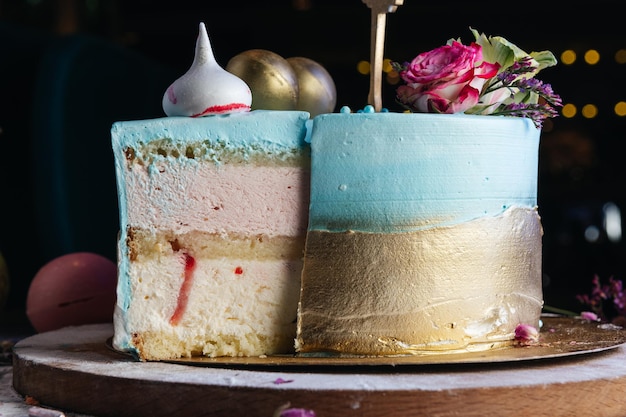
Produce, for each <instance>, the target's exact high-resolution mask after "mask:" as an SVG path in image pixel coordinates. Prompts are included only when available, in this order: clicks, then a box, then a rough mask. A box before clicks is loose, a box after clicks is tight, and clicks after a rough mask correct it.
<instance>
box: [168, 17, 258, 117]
mask: <svg viewBox="0 0 626 417" xmlns="http://www.w3.org/2000/svg"><path fill="white" fill-rule="evenodd" d="M251 104H252V93H251V92H250V87H248V85H247V84H246V83H245V82H244V81H243V80H242V79H241V78H239V77H237V76H236V75H234V74H231V73H230V72H228V71H226V70H224V69H223V68H222V67H221V66H220V65H219V64H218V63H217V61H216V60H215V56H214V55H213V50H212V48H211V42H210V41H209V35H208V34H207V31H206V27H205V25H204V23H202V22H201V23H200V32H199V34H198V40H197V41H196V52H195V57H194V60H193V63H192V64H191V67H190V68H189V70H188V71H187V72H186V73H185V74H184V75H183V76H182V77H180V78H178V79H177V80H176V81H174V82H173V83H172V84H171V85H170V86H169V87H168V89H167V90H166V91H165V94H164V95H163V111H164V112H165V114H166V115H167V116H188V117H202V116H208V115H212V114H226V113H238V112H247V111H250V105H251Z"/></svg>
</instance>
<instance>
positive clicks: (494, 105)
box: [392, 28, 562, 128]
mask: <svg viewBox="0 0 626 417" xmlns="http://www.w3.org/2000/svg"><path fill="white" fill-rule="evenodd" d="M470 30H471V31H472V33H473V35H474V37H475V41H474V42H472V43H471V44H470V45H469V46H467V45H464V44H463V43H462V42H461V40H460V39H450V40H449V41H448V42H447V44H446V45H444V46H441V47H439V48H436V49H433V50H432V51H429V52H424V53H421V54H419V55H418V56H417V57H415V58H414V59H413V60H412V61H411V62H405V63H403V64H400V63H398V62H394V63H392V65H393V67H394V69H395V70H396V71H398V73H399V74H400V77H401V78H402V80H403V81H404V82H405V83H406V84H405V85H402V86H400V87H398V89H397V90H396V99H397V101H398V102H399V103H400V104H401V105H403V106H404V107H405V108H407V109H408V110H410V111H413V112H419V113H447V114H450V113H461V112H463V113H466V114H485V115H505V116H518V117H528V118H530V119H532V120H533V122H534V123H535V125H536V126H537V127H538V128H540V127H541V126H542V124H543V121H544V120H545V119H546V118H549V117H556V116H557V115H558V112H557V110H556V108H557V107H560V106H562V101H561V97H560V96H559V95H557V94H555V93H554V91H553V90H552V86H551V85H550V84H546V83H543V82H542V81H539V80H537V79H536V78H535V75H536V74H537V73H538V72H539V71H541V70H542V69H544V68H547V67H551V66H553V65H556V63H557V60H556V58H555V56H554V55H553V54H552V52H550V51H542V52H531V53H526V52H524V51H523V50H521V49H520V48H518V47H517V46H516V45H514V44H512V43H511V42H509V41H507V40H506V39H504V38H502V37H500V36H494V37H491V36H489V37H487V36H485V35H484V34H480V33H478V31H476V30H475V29H473V28H470Z"/></svg>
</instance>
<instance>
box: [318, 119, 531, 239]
mask: <svg viewBox="0 0 626 417" xmlns="http://www.w3.org/2000/svg"><path fill="white" fill-rule="evenodd" d="M539 136H540V131H539V130H538V129H537V128H535V126H534V124H533V123H532V121H531V120H530V119H523V118H514V117H497V116H470V115H463V114H459V115H440V114H402V113H372V112H367V111H364V112H359V113H351V114H350V113H348V112H342V113H340V114H325V115H320V116H317V117H316V118H315V119H314V122H313V129H312V134H311V152H312V162H311V205H310V214H309V230H331V231H345V230H358V231H366V232H403V231H414V230H420V229H425V228H429V227H434V226H442V225H451V224H456V223H459V222H463V221H467V220H471V219H474V218H478V217H481V216H491V215H497V214H500V213H502V212H503V211H504V210H506V209H507V208H509V207H511V206H524V207H535V206H536V204H537V167H538V146H539Z"/></svg>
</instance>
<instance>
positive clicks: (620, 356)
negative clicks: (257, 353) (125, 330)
mask: <svg viewBox="0 0 626 417" xmlns="http://www.w3.org/2000/svg"><path fill="white" fill-rule="evenodd" d="M112 334H113V328H112V325H110V324H102V325H88V326H79V327H68V328H64V329H61V330H57V331H53V332H48V333H42V334H39V335H35V336H32V337H29V338H27V339H24V340H22V341H20V342H18V343H17V344H16V346H15V348H14V355H13V357H14V369H13V386H14V388H15V389H16V391H17V392H19V393H20V394H21V395H24V396H30V397H33V398H34V399H35V400H37V401H39V402H40V403H41V404H43V405H47V406H50V407H54V408H59V409H62V410H64V411H73V412H78V413H84V414H91V415H96V416H103V417H107V416H111V417H126V416H128V417H143V416H146V417H147V416H150V417H154V416H168V417H170V416H174V415H181V416H183V415H184V416H214V417H221V416H224V417H226V416H228V417H232V416H251V417H254V416H259V417H263V416H266V417H271V416H272V415H273V414H274V413H275V411H276V410H277V409H279V408H280V407H283V406H286V405H290V406H291V407H295V408H306V409H311V410H313V411H314V412H315V414H316V416H317V417H340V416H341V417H346V416H364V417H379V416H380V417H382V416H385V417H395V416H398V417H400V416H402V417H406V416H429V417H431V416H453V415H463V416H470V417H471V416H481V417H483V416H499V417H507V416H535V417H541V416H545V417H558V416H568V417H569V416H574V415H575V416H577V417H586V416H590V417H591V416H593V417H604V416H619V417H623V416H626V401H625V400H624V398H625V397H624V393H625V392H626V346H624V344H619V345H616V346H615V347H614V348H611V349H603V350H593V351H592V352H590V353H586V354H584V353H583V354H580V353H578V354H576V355H572V356H564V357H557V358H548V359H538V360H524V361H512V362H506V361H505V362H494V363H489V362H483V363H451V364H445V363H440V364H434V365H432V364H431V365H428V364H422V365H410V364H407V365H405V364H402V365H392V364H386V365H379V366H369V365H368V366H339V367H337V366H309V367H307V366H297V367H296V366H276V365H274V366H254V365H253V364H249V365H247V366H243V367H242V366H236V367H233V366H228V365H227V364H221V365H218V366H214V365H212V366H189V365H183V364H176V363H165V362H137V361H135V360H133V359H132V358H131V357H129V356H127V355H124V354H121V353H118V352H115V351H113V350H112V349H110V348H109V347H107V344H106V341H107V340H108V339H109V338H110V337H111V335H112ZM620 334H621V333H620Z"/></svg>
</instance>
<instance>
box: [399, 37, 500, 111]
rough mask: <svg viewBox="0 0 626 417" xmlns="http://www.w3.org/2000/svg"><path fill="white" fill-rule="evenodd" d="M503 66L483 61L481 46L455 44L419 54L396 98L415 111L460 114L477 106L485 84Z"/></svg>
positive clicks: (402, 74) (402, 73)
mask: <svg viewBox="0 0 626 417" xmlns="http://www.w3.org/2000/svg"><path fill="white" fill-rule="evenodd" d="M499 68H500V64H498V63H495V64H492V63H489V62H485V61H483V55H482V47H481V46H480V45H478V44H476V43H472V44H471V45H470V46H465V45H463V44H462V43H460V42H457V41H453V42H452V43H451V44H449V45H445V46H442V47H439V48H437V49H434V50H432V51H430V52H424V53H422V54H419V55H418V56H417V57H416V58H415V59H414V60H413V61H411V63H410V64H408V65H407V67H406V68H405V69H404V70H402V71H401V72H400V76H401V77H402V79H403V80H404V81H405V82H406V83H407V84H406V85H403V86H400V87H398V89H397V91H396V94H397V99H398V100H399V101H400V102H401V103H404V104H405V105H407V106H408V107H410V108H411V109H412V110H414V111H418V112H423V113H459V112H464V111H466V110H467V109H470V108H471V107H473V106H475V105H476V104H477V103H478V99H479V97H480V94H481V90H482V88H483V86H484V84H485V82H486V81H487V80H488V79H490V78H492V77H494V76H496V74H497V73H498V69H499Z"/></svg>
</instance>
